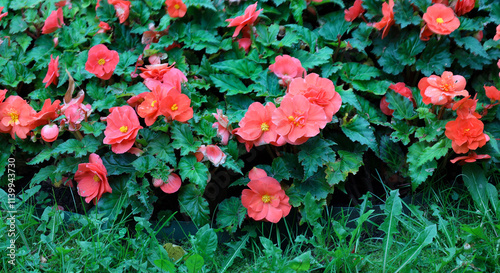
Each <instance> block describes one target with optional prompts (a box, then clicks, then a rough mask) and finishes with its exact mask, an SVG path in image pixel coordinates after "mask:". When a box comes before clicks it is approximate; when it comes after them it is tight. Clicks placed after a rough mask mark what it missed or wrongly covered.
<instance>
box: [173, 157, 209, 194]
mask: <svg viewBox="0 0 500 273" xmlns="http://www.w3.org/2000/svg"><path fill="white" fill-rule="evenodd" d="M178 168H179V174H180V175H181V177H182V179H183V180H185V179H189V181H190V182H191V183H194V184H196V185H198V186H200V187H201V188H202V189H204V188H205V186H206V185H207V180H208V168H207V166H205V164H203V163H201V162H197V161H196V157H195V156H194V155H188V156H184V157H182V158H181V160H180V161H179V165H178Z"/></svg>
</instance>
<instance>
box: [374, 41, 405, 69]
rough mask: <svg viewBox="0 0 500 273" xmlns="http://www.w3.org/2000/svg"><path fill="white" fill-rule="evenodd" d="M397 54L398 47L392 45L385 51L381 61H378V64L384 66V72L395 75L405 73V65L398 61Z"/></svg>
mask: <svg viewBox="0 0 500 273" xmlns="http://www.w3.org/2000/svg"><path fill="white" fill-rule="evenodd" d="M397 54H398V53H397V47H396V45H395V44H392V43H391V44H389V46H387V48H386V49H385V50H384V52H383V53H382V55H381V56H380V59H378V63H379V64H380V65H381V66H382V70H384V72H386V73H389V74H393V75H398V74H400V73H401V72H403V70H404V68H405V65H404V64H403V63H401V61H400V60H399V59H398V57H397Z"/></svg>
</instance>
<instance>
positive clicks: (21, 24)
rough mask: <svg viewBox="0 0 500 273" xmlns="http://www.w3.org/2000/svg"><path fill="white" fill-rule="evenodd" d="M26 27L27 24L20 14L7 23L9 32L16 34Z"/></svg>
mask: <svg viewBox="0 0 500 273" xmlns="http://www.w3.org/2000/svg"><path fill="white" fill-rule="evenodd" d="M27 28H28V24H26V22H25V21H24V19H23V17H22V16H21V15H16V16H14V18H12V19H11V20H10V23H9V33H10V34H16V33H19V32H23V31H25V30H26V29H27Z"/></svg>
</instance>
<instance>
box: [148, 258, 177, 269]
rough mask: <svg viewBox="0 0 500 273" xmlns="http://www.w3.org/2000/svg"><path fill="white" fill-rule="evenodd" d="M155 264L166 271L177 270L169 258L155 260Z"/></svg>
mask: <svg viewBox="0 0 500 273" xmlns="http://www.w3.org/2000/svg"><path fill="white" fill-rule="evenodd" d="M153 264H154V265H155V266H156V267H158V269H160V270H162V271H166V272H175V264H174V263H173V262H171V261H170V260H167V259H158V260H154V261H153Z"/></svg>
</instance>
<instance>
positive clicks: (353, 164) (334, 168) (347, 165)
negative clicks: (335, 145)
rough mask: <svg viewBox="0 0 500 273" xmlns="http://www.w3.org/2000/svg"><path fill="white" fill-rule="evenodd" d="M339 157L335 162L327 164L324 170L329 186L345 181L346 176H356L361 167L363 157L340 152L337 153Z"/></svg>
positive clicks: (359, 154) (358, 154) (357, 154)
mask: <svg viewBox="0 0 500 273" xmlns="http://www.w3.org/2000/svg"><path fill="white" fill-rule="evenodd" d="M337 153H338V155H339V157H338V159H337V161H335V162H331V163H329V164H328V168H327V169H326V180H327V182H328V184H329V185H330V186H333V185H336V184H338V183H340V182H342V181H345V180H346V178H347V176H348V175H349V174H350V173H352V174H356V173H357V172H358V170H359V168H360V167H361V166H362V165H363V155H362V154H361V153H353V152H349V151H344V150H340V151H338V152H337Z"/></svg>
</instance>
